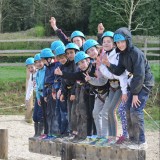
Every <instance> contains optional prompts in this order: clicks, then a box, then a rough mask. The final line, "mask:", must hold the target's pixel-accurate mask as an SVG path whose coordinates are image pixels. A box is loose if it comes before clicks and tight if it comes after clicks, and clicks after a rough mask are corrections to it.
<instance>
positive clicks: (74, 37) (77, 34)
mask: <svg viewBox="0 0 160 160" xmlns="http://www.w3.org/2000/svg"><path fill="white" fill-rule="evenodd" d="M50 23H51V27H52V28H53V29H54V31H55V32H56V34H57V36H58V37H59V38H60V39H61V40H62V42H63V43H64V44H65V45H67V44H68V43H69V40H68V38H67V36H66V35H65V34H64V33H63V32H62V30H61V29H58V28H57V25H56V19H55V18H54V17H51V19H50ZM71 42H73V43H75V44H77V46H78V47H79V48H80V50H82V49H83V48H82V46H83V43H84V42H85V36H84V34H83V33H82V32H81V31H74V32H73V33H72V34H71Z"/></svg>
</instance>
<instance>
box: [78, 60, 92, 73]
mask: <svg viewBox="0 0 160 160" xmlns="http://www.w3.org/2000/svg"><path fill="white" fill-rule="evenodd" d="M89 61H90V60H89V59H84V60H82V61H79V62H78V67H79V68H80V70H82V71H85V70H86V69H87V68H88V65H89Z"/></svg>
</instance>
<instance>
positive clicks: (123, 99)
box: [122, 94, 128, 103]
mask: <svg viewBox="0 0 160 160" xmlns="http://www.w3.org/2000/svg"><path fill="white" fill-rule="evenodd" d="M127 99H128V96H127V94H122V102H123V103H126V102H127Z"/></svg>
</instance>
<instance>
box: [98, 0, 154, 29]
mask: <svg viewBox="0 0 160 160" xmlns="http://www.w3.org/2000/svg"><path fill="white" fill-rule="evenodd" d="M117 2H118V3H117ZM151 2H152V1H151V0H116V1H115V0H113V1H112V2H109V1H107V0H102V1H100V3H101V4H103V8H105V9H106V10H107V11H109V12H111V13H113V14H115V15H116V16H117V17H118V18H119V19H120V20H121V21H122V22H123V23H124V25H126V26H127V27H128V29H130V30H131V31H136V30H144V29H146V28H145V27H144V26H143V24H144V17H146V16H145V14H143V15H141V16H139V15H138V14H136V13H137V11H138V10H139V9H140V8H142V7H144V6H146V5H147V4H150V3H151ZM133 26H134V27H133Z"/></svg>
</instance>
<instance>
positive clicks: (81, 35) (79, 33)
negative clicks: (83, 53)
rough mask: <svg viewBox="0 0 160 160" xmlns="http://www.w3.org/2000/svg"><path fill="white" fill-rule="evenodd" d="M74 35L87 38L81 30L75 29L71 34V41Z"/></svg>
mask: <svg viewBox="0 0 160 160" xmlns="http://www.w3.org/2000/svg"><path fill="white" fill-rule="evenodd" d="M74 37H82V38H84V39H85V36H84V34H83V33H82V32H81V31H74V32H73V33H72V34H71V41H72V39H73V38H74Z"/></svg>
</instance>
